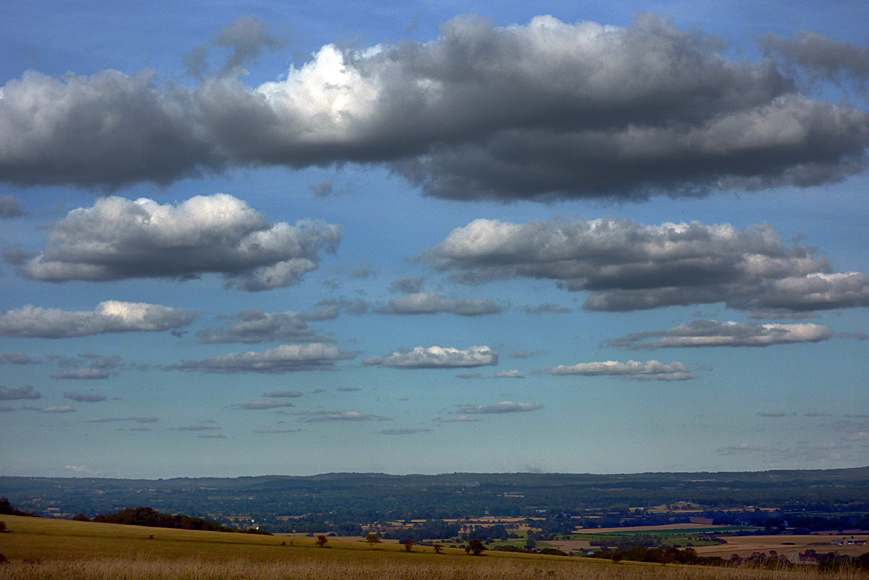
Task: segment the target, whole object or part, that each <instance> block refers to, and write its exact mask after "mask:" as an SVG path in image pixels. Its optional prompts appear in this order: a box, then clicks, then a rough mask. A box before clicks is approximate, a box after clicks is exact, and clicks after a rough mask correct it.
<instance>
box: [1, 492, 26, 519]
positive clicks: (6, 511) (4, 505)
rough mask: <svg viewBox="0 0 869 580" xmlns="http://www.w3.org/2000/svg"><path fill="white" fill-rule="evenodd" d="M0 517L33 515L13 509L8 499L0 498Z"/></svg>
mask: <svg viewBox="0 0 869 580" xmlns="http://www.w3.org/2000/svg"><path fill="white" fill-rule="evenodd" d="M0 516H33V514H32V513H29V512H23V511H21V510H17V509H15V508H14V507H12V504H11V503H9V499H8V498H5V497H0Z"/></svg>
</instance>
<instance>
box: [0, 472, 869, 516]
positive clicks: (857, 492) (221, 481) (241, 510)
mask: <svg viewBox="0 0 869 580" xmlns="http://www.w3.org/2000/svg"><path fill="white" fill-rule="evenodd" d="M0 496H2V497H8V498H9V499H10V500H11V501H12V503H13V504H14V505H16V506H18V507H19V508H21V509H23V510H27V511H30V512H33V513H35V514H37V515H50V516H54V517H70V518H71V517H72V515H74V514H78V513H82V514H85V515H87V516H88V517H93V516H94V515H96V514H100V513H108V512H117V511H119V510H123V509H125V508H128V507H130V506H135V505H148V506H150V507H152V508H153V509H155V510H159V511H160V512H164V513H184V514H189V515H190V516H191V517H200V518H206V519H209V520H213V521H216V522H218V523H220V524H222V525H233V526H238V525H243V526H244V527H250V526H251V525H258V524H259V523H260V521H261V520H264V519H274V518H284V519H283V520H281V521H287V520H286V518H296V519H297V520H298V519H301V520H302V521H308V522H313V523H316V522H317V521H319V520H318V519H317V518H320V519H323V518H324V517H326V516H325V514H328V517H329V520H330V521H332V522H339V523H340V522H355V523H370V522H375V521H378V520H405V519H447V518H463V517H482V516H485V515H493V516H514V517H527V516H540V515H545V514H558V513H573V514H576V513H582V512H583V511H587V510H598V511H600V512H601V513H603V514H605V513H606V510H615V512H618V511H619V510H621V511H622V512H623V511H624V510H625V509H627V508H634V509H636V508H651V507H652V506H662V505H664V506H673V509H674V510H675V509H676V508H677V507H678V505H684V504H694V505H700V506H704V507H705V508H706V509H709V510H721V509H725V508H746V507H750V508H751V509H754V508H775V509H780V510H784V511H789V512H812V513H843V512H849V513H857V512H863V513H865V512H869V467H862V468H854V469H829V470H793V471H764V472H722V473H639V474H620V475H595V474H563V473H542V474H540V473H493V474H484V473H452V474H443V475H401V476H399V475H387V474H379V473H329V474H322V475H315V476H307V477H297V476H280V475H270V476H257V477H238V478H173V479H158V480H146V479H101V478H44V477H9V476H0ZM242 518H243V519H244V521H243V522H242V521H241V519H242ZM305 518H307V519H305ZM251 520H255V521H256V523H254V522H252V521H251Z"/></svg>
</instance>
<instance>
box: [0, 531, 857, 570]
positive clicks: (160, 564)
mask: <svg viewBox="0 0 869 580" xmlns="http://www.w3.org/2000/svg"><path fill="white" fill-rule="evenodd" d="M2 520H3V521H4V522H5V523H6V525H7V530H6V532H4V533H0V553H2V554H3V555H4V556H5V557H6V558H7V559H8V560H9V562H8V563H6V564H3V565H0V579H4V580H5V579H10V580H12V579H14V580H35V579H37V578H38V579H46V578H51V579H65V578H76V579H77V580H133V579H136V580H138V579H145V580H151V579H157V578H162V579H166V578H168V579H172V580H187V579H190V580H194V579H195V580H230V579H231V580H235V579H241V578H245V579H248V580H266V579H269V580H271V579H282V578H283V579H288V580H307V579H311V580H314V579H316V580H356V579H359V580H362V579H366V580H368V579H371V578H380V579H384V580H389V579H396V580H403V579H411V578H414V579H422V580H466V579H467V580H472V579H474V580H489V579H491V580H496V579H497V580H514V579H515V580H520V579H521V580H526V579H529V578H530V579H534V578H546V579H547V580H562V579H564V580H567V579H581V580H652V579H653V578H654V579H655V580H694V579H696V580H707V579H708V580H791V579H795V580H797V579H808V578H811V579H815V578H820V575H819V573H818V572H817V571H816V570H813V569H812V570H807V569H798V570H796V569H795V570H760V569H749V568H706V567H700V566H678V565H668V566H661V565H657V564H655V565H651V564H641V563H631V562H621V563H618V564H614V563H612V562H610V561H608V560H588V559H581V558H565V557H557V556H542V555H535V554H515V553H504V552H489V551H487V552H485V553H484V555H483V556H481V557H474V556H469V555H467V554H465V552H464V550H460V549H449V548H446V549H445V550H444V553H443V554H440V555H438V554H435V553H434V550H433V549H432V548H431V547H421V546H414V547H413V549H412V551H411V552H406V551H405V550H404V549H403V547H401V546H398V545H396V544H392V543H383V544H375V545H371V544H368V543H367V542H364V541H360V540H337V539H333V538H329V542H328V543H327V546H326V547H322V548H321V547H317V546H316V545H315V541H314V538H309V537H305V538H298V537H288V536H264V535H248V534H240V533H239V534H233V533H221V532H201V531H185V530H172V529H161V528H144V527H137V526H123V525H118V524H99V523H92V522H75V521H68V520H50V519H40V518H26V517H15V516H3V518H2ZM810 537H812V538H814V539H817V538H818V537H817V536H810ZM833 577H835V578H836V579H838V578H848V579H851V578H854V579H855V580H856V579H857V578H860V579H865V578H866V576H865V575H863V574H861V573H859V572H845V573H842V574H835V575H832V574H825V575H823V578H825V579H826V578H833Z"/></svg>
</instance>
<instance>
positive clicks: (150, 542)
mask: <svg viewBox="0 0 869 580" xmlns="http://www.w3.org/2000/svg"><path fill="white" fill-rule="evenodd" d="M0 520H2V521H4V522H6V525H7V529H6V532H5V533H2V534H0V554H3V555H5V556H6V557H7V558H9V559H10V560H26V559H31V560H35V559H38V560H41V561H48V560H78V559H84V558H86V559H96V558H137V559H159V560H185V559H196V560H201V561H206V562H226V561H232V560H247V561H252V562H290V561H299V560H317V561H324V562H327V561H347V560H349V561H354V562H356V561H358V562H365V561H375V560H382V559H383V558H385V557H386V558H389V559H392V560H396V561H414V562H427V563H429V562H431V563H436V562H446V561H451V562H455V561H456V560H457V559H461V560H462V561H463V562H467V563H468V564H472V562H473V561H481V560H493V559H509V560H512V561H516V562H517V563H522V562H527V563H529V565H530V564H531V563H533V562H538V563H539V562H544V561H545V562H547V563H552V564H554V565H557V566H559V565H576V564H577V563H578V559H575V558H574V559H571V560H569V561H568V560H567V559H565V558H559V557H556V556H540V555H533V554H511V553H507V552H486V553H485V554H486V558H474V557H472V556H468V555H467V554H465V551H464V550H460V549H450V548H444V553H443V554H441V555H437V554H435V553H434V549H433V548H431V547H426V546H414V547H413V549H412V552H411V553H407V552H405V551H404V548H403V547H402V546H399V545H396V544H387V543H382V544H375V545H371V544H368V543H367V542H363V541H348V540H343V541H342V540H334V539H332V538H330V539H329V543H328V544H327V547H326V548H319V547H317V546H315V544H314V538H307V537H306V538H290V537H284V536H264V535H254V534H241V533H237V534H234V533H226V532H203V531H192V530H175V529H166V528H146V527H140V526H125V525H120V524H101V523H95V522H76V521H70V520H54V519H43V518H28V517H19V516H2V517H0ZM591 564H592V565H600V563H599V562H597V561H593V562H591Z"/></svg>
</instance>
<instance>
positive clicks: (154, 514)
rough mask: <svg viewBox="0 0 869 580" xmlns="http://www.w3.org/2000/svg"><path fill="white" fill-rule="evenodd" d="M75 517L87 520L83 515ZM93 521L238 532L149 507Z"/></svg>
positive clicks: (103, 516)
mask: <svg viewBox="0 0 869 580" xmlns="http://www.w3.org/2000/svg"><path fill="white" fill-rule="evenodd" d="M75 519H78V520H85V521H86V520H87V519H88V518H86V517H85V516H83V515H78V516H76V518H75ZM93 521H95V522H102V523H107V524H124V525H129V526H145V527H149V528H175V529H181V530H205V531H210V532H237V531H238V530H236V529H234V528H228V527H226V526H222V525H220V524H218V523H217V522H212V521H210V520H206V519H203V518H196V517H191V516H184V515H178V514H164V513H160V512H158V511H157V510H155V509H152V508H149V507H139V508H127V509H123V510H121V511H119V512H117V513H114V514H101V515H98V516H94V519H93ZM247 532H248V533H265V532H262V531H261V530H256V529H253V528H251V529H249V530H247Z"/></svg>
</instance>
